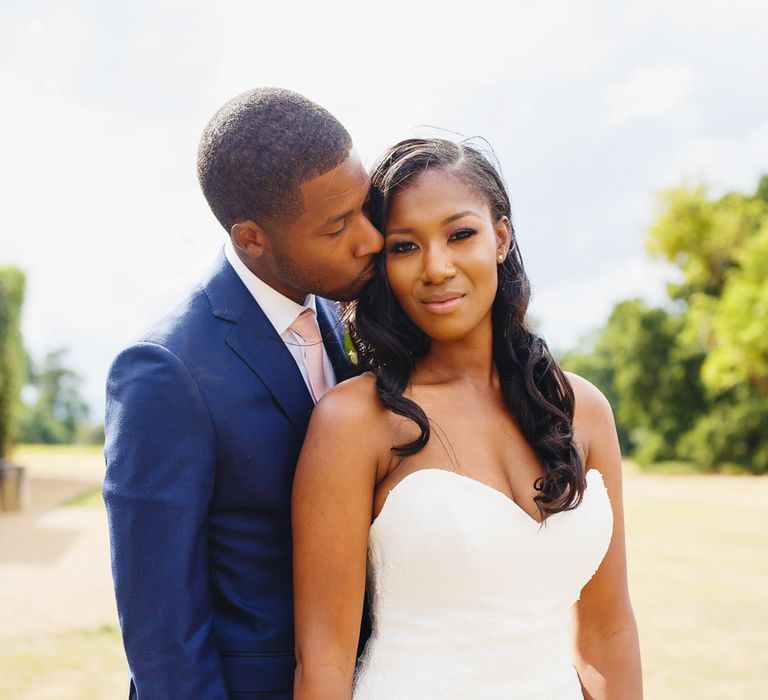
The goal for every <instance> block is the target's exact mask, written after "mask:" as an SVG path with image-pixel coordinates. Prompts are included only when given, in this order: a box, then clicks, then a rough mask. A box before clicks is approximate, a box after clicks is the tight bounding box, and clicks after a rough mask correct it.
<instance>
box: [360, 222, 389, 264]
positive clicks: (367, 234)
mask: <svg viewBox="0 0 768 700" xmlns="http://www.w3.org/2000/svg"><path fill="white" fill-rule="evenodd" d="M383 246H384V236H382V235H381V233H379V230H378V229H377V228H376V227H375V226H374V225H373V224H372V223H371V222H370V220H369V219H368V217H367V216H361V217H360V224H359V230H358V231H357V240H356V241H355V250H354V254H355V257H357V258H365V257H368V256H370V255H375V254H376V253H378V252H379V251H380V250H381V249H382V247H383Z"/></svg>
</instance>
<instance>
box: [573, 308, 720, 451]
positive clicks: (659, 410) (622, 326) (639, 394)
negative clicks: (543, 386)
mask: <svg viewBox="0 0 768 700" xmlns="http://www.w3.org/2000/svg"><path fill="white" fill-rule="evenodd" d="M683 324H684V318H683V317H682V316H681V315H674V314H670V313H669V312H667V311H665V310H664V309H661V308H649V307H648V306H647V305H646V304H645V303H644V302H643V301H642V300H640V299H633V300H629V301H624V302H622V303H620V304H618V305H617V306H616V307H614V309H613V311H612V313H611V315H610V317H609V319H608V322H607V323H606V325H605V327H604V328H603V329H602V330H601V331H600V332H599V333H598V334H597V335H596V336H595V338H594V340H593V342H592V347H591V349H590V350H588V351H587V353H584V352H582V353H580V354H573V355H570V356H566V357H565V358H564V360H563V363H564V366H565V367H566V368H567V369H570V370H572V371H574V372H576V373H577V374H581V375H582V376H584V377H585V378H586V379H589V380H590V381H592V382H593V383H594V384H595V385H596V386H598V388H600V389H601V390H602V391H603V393H605V395H606V397H607V398H608V400H609V401H610V402H611V404H612V405H613V407H614V412H615V414H616V420H617V424H618V428H619V440H620V442H621V444H622V449H623V450H624V451H625V452H633V453H634V455H635V457H636V458H637V459H638V460H639V461H641V462H644V463H645V462H651V461H655V460H659V459H671V458H673V457H675V456H676V448H677V443H678V441H679V439H680V438H681V437H682V435H684V434H685V433H686V432H687V431H688V430H690V429H691V427H692V426H693V425H694V423H695V421H696V418H697V417H698V415H700V414H701V412H702V411H703V410H704V407H705V402H706V399H705V395H704V389H703V387H702V385H701V382H700V380H699V372H700V368H701V364H702V362H703V359H704V355H703V353H702V352H700V351H696V349H693V348H690V347H688V346H686V345H683V344H681V343H680V342H679V341H680V330H681V328H682V326H683Z"/></svg>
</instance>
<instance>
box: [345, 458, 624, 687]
mask: <svg viewBox="0 0 768 700" xmlns="http://www.w3.org/2000/svg"><path fill="white" fill-rule="evenodd" d="M586 480H587V488H586V491H585V492H584V500H583V501H582V503H581V505H580V506H579V507H578V508H576V509H575V510H572V511H565V512H562V513H556V514H554V515H551V516H549V518H548V519H547V521H546V525H544V526H540V525H539V523H538V522H537V521H535V520H534V519H533V518H531V517H530V516H529V515H528V514H527V513H525V512H524V511H523V510H522V509H521V508H520V507H519V506H518V505H516V504H515V503H514V501H512V500H510V499H509V498H508V497H507V496H505V495H504V494H503V493H501V492H500V491H497V490H496V489H494V488H492V487H490V486H487V485H485V484H483V483H481V482H479V481H476V480H474V479H471V478H469V477H465V476H461V475H459V474H457V473H455V472H451V471H447V470H444V469H422V470H419V471H415V472H413V473H411V474H409V475H408V476H406V477H405V478H404V479H402V481H401V482H400V483H398V484H397V485H396V486H395V487H394V489H393V490H392V491H391V492H390V494H389V497H388V498H387V501H386V503H385V505H384V508H383V510H382V512H381V513H380V514H379V516H378V517H377V518H376V520H375V521H374V523H373V524H372V525H371V531H370V536H369V546H368V559H369V567H368V568H369V588H370V597H371V615H372V621H373V633H372V635H371V637H370V639H369V641H368V644H367V646H366V648H365V651H364V653H363V658H362V660H361V663H360V664H359V667H358V670H357V673H356V677H355V685H354V693H353V698H354V700H430V699H432V698H434V699H435V700H438V699H439V700H463V699H465V698H466V699H470V698H471V699H472V700H495V699H497V698H498V699H501V698H503V699H504V700H516V699H520V700H577V699H578V700H581V698H582V693H581V686H580V684H579V680H578V677H577V675H576V671H575V669H574V667H573V662H572V657H571V641H570V637H569V633H568V627H569V622H570V617H569V611H570V608H571V606H572V605H573V603H574V602H576V600H577V599H578V597H579V593H580V591H581V589H582V588H583V587H584V585H585V584H586V583H587V581H589V579H590V578H591V577H592V575H593V574H594V573H595V571H596V569H597V567H598V566H599V564H600V562H601V561H602V559H603V557H604V556H605V552H606V550H607V549H608V544H609V542H610V538H611V530H612V524H613V517H612V512H611V505H610V502H609V500H608V494H607V492H606V490H605V486H604V485H603V479H602V476H601V475H600V473H599V472H598V471H597V470H595V469H590V470H589V471H588V472H587V475H586Z"/></svg>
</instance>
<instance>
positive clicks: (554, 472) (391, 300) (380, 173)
mask: <svg viewBox="0 0 768 700" xmlns="http://www.w3.org/2000/svg"><path fill="white" fill-rule="evenodd" d="M428 170H440V171H444V172H446V173H450V174H451V175H452V176H454V177H456V178H459V179H460V180H461V181H462V182H464V183H465V184H466V185H467V186H469V187H471V188H472V189H473V191H475V192H477V193H478V194H480V195H482V196H483V197H484V198H485V199H486V200H487V202H488V205H489V207H490V210H491V214H492V218H493V220H494V221H499V220H500V219H501V218H502V217H507V218H508V219H509V220H510V222H511V218H512V217H511V208H510V201H509V195H508V194H507V191H506V188H505V186H504V182H503V180H502V178H501V176H500V174H499V172H498V171H497V169H496V167H494V164H493V162H492V161H491V159H490V158H489V157H488V156H487V155H486V154H485V153H484V152H483V150H481V149H480V148H478V147H477V146H474V145H471V144H469V143H467V142H463V143H454V142H452V141H447V140H444V139H408V140H406V141H401V142H400V143H398V144H396V145H395V146H393V147H392V148H390V149H389V150H388V151H387V152H386V153H384V155H383V156H382V157H381V158H380V159H379V160H378V161H377V162H376V164H375V165H374V167H373V171H372V173H371V201H370V215H371V220H372V222H373V224H374V225H375V226H376V227H377V228H378V229H379V230H380V231H384V230H385V227H386V221H387V212H388V208H389V203H390V201H391V199H392V197H393V196H394V195H395V194H396V193H397V192H398V191H401V190H402V189H404V188H406V187H408V186H410V185H413V184H414V183H415V182H417V181H418V179H419V177H420V176H421V175H422V174H423V173H424V172H426V171H428ZM510 228H511V223H510ZM385 255H386V253H382V254H380V255H379V256H378V258H377V261H376V265H377V267H378V274H377V275H376V277H375V278H374V279H373V280H372V281H371V282H370V283H369V284H368V285H367V286H366V287H365V289H364V290H363V292H362V294H361V296H360V298H359V299H358V300H357V302H353V304H352V305H351V306H350V308H349V309H348V323H349V326H350V331H351V337H352V340H353V342H354V344H355V347H356V350H357V353H358V357H359V362H360V364H361V366H362V367H363V368H364V369H370V370H373V371H374V372H375V375H376V389H377V391H378V394H379V397H380V398H381V402H382V404H383V405H384V406H385V407H386V408H387V409H388V410H390V411H392V412H394V413H396V414H398V415H401V416H404V417H406V418H408V419H409V420H412V421H413V422H414V423H415V424H416V425H417V426H418V428H419V436H418V437H417V438H416V439H415V440H413V441H411V442H408V443H405V444H402V445H395V446H393V448H392V451H393V453H394V454H396V455H399V456H406V455H412V454H415V453H416V452H418V451H419V450H421V449H422V448H423V447H424V446H425V445H426V444H427V442H428V441H429V438H430V422H429V419H428V417H427V415H426V413H425V412H424V410H423V409H422V408H421V407H420V406H419V405H418V404H417V403H415V402H414V401H412V400H411V399H409V398H407V397H406V396H404V395H403V394H404V392H405V390H406V388H407V387H408V384H409V381H410V378H411V373H412V372H413V369H414V366H415V363H416V362H417V361H418V360H420V359H421V358H423V357H425V356H426V355H427V353H428V352H429V349H430V344H431V340H430V338H429V337H428V336H427V335H426V334H425V333H423V332H422V331H421V330H419V328H417V327H416V326H415V325H414V324H413V323H412V322H411V320H410V319H409V318H408V317H407V316H406V315H405V313H404V312H403V310H402V308H401V306H400V304H399V303H398V301H397V299H396V298H395V295H394V294H393V292H392V289H391V288H390V286H389V283H388V281H387V275H386V271H385ZM497 270H498V273H497V274H498V288H497V291H496V297H495V299H494V302H493V309H492V322H493V357H494V361H495V363H496V367H497V369H498V373H499V379H500V383H501V391H502V394H503V396H504V401H505V404H506V406H507V409H508V410H509V412H510V414H511V415H512V417H513V418H514V419H515V421H516V422H517V424H518V426H519V427H520V429H521V431H522V432H523V435H524V436H525V438H526V440H527V441H528V442H529V444H530V445H531V447H532V448H533V450H534V452H535V453H536V455H537V457H538V459H539V461H540V463H541V464H542V466H543V468H544V470H545V472H546V473H545V476H543V477H540V478H538V479H537V480H536V482H535V484H534V486H535V489H536V490H537V491H538V492H539V493H538V495H537V496H536V497H535V499H534V500H535V501H536V505H537V507H538V509H539V512H540V514H541V516H542V518H546V516H547V515H549V514H551V513H557V512H559V511H563V510H571V509H573V508H575V507H576V506H578V505H579V503H580V502H581V499H582V496H583V493H584V488H585V478H584V465H583V464H582V460H581V457H580V455H579V453H578V451H577V450H576V448H575V445H574V440H573V411H574V395H573V389H572V388H571V386H570V384H569V383H568V381H567V379H566V377H565V375H564V374H563V372H562V370H561V369H560V367H559V366H558V364H557V362H556V361H555V359H554V358H553V357H552V354H551V353H550V351H549V349H548V347H547V344H546V343H545V342H544V340H543V339H542V338H541V337H539V336H538V335H536V334H535V333H533V332H532V331H531V329H530V328H529V327H528V326H527V324H526V320H525V315H526V311H527V309H528V303H529V301H530V296H531V294H530V285H529V282H528V277H527V275H526V273H525V269H524V267H523V260H522V258H521V256H520V250H519V248H518V246H517V245H516V242H515V238H514V230H512V245H511V247H510V251H509V254H508V255H507V257H506V259H505V260H504V262H502V263H500V264H499V265H497Z"/></svg>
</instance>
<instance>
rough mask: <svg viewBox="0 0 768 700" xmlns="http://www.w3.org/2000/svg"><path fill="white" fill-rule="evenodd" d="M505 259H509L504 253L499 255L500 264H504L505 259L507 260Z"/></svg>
mask: <svg viewBox="0 0 768 700" xmlns="http://www.w3.org/2000/svg"><path fill="white" fill-rule="evenodd" d="M505 257H507V256H506V255H504V253H499V262H500V263H503V262H504V258H505Z"/></svg>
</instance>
